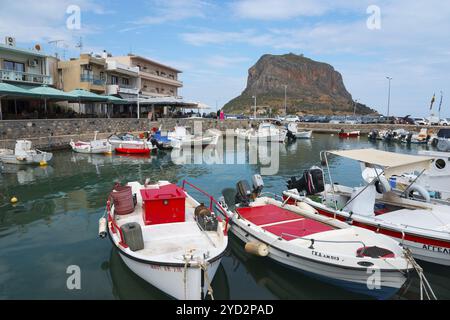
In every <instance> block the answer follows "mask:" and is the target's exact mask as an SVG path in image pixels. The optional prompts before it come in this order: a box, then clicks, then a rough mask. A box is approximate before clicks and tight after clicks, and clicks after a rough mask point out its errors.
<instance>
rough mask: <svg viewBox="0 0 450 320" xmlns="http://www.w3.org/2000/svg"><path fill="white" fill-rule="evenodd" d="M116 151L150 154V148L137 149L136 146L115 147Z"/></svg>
mask: <svg viewBox="0 0 450 320" xmlns="http://www.w3.org/2000/svg"><path fill="white" fill-rule="evenodd" d="M115 150H116V152H118V153H126V154H150V152H151V149H137V148H124V147H122V148H116V149H115Z"/></svg>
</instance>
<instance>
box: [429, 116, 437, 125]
mask: <svg viewBox="0 0 450 320" xmlns="http://www.w3.org/2000/svg"><path fill="white" fill-rule="evenodd" d="M426 120H427V122H428V123H429V124H430V125H432V126H438V125H439V121H440V119H439V117H435V116H430V117H428V118H426Z"/></svg>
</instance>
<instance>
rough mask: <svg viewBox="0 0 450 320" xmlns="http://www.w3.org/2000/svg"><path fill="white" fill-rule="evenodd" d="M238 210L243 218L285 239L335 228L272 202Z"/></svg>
mask: <svg viewBox="0 0 450 320" xmlns="http://www.w3.org/2000/svg"><path fill="white" fill-rule="evenodd" d="M237 212H238V213H239V215H240V216H241V217H242V218H244V219H246V220H248V221H250V222H251V223H253V224H255V225H257V226H259V227H261V228H262V229H264V230H266V231H268V232H270V233H272V234H274V235H276V236H278V237H281V238H283V239H285V240H293V239H296V238H298V237H305V236H308V235H312V234H316V233H320V232H325V231H331V230H334V228H333V227H331V226H330V225H327V224H325V223H322V222H319V221H315V220H312V219H308V218H305V217H302V216H300V215H298V214H295V213H293V212H291V211H289V210H286V209H282V208H280V207H277V206H275V205H272V204H268V205H263V206H257V207H246V208H238V209H237Z"/></svg>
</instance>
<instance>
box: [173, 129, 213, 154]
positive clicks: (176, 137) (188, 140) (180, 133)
mask: <svg viewBox="0 0 450 320" xmlns="http://www.w3.org/2000/svg"><path fill="white" fill-rule="evenodd" d="M220 136H221V133H220V131H219V130H215V129H209V130H207V131H206V133H204V134H202V135H192V134H190V133H188V131H187V129H186V127H183V126H176V127H175V128H174V130H173V131H170V132H168V134H167V137H168V139H169V141H170V145H171V146H172V148H177V149H179V148H185V147H195V146H201V147H206V146H216V145H217V142H218V141H219V138H220Z"/></svg>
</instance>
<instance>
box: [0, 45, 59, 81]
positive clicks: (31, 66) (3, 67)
mask: <svg viewBox="0 0 450 320" xmlns="http://www.w3.org/2000/svg"><path fill="white" fill-rule="evenodd" d="M56 75H57V59H56V58H54V57H51V56H47V55H46V54H44V53H43V52H41V48H40V45H38V44H37V45H35V47H34V49H32V50H31V49H30V50H28V49H22V48H18V47H16V40H15V39H14V38H13V37H6V38H5V44H0V80H1V81H4V82H8V83H11V84H14V85H20V86H22V87H33V86H40V85H48V86H53V85H54V80H55V77H56Z"/></svg>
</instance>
